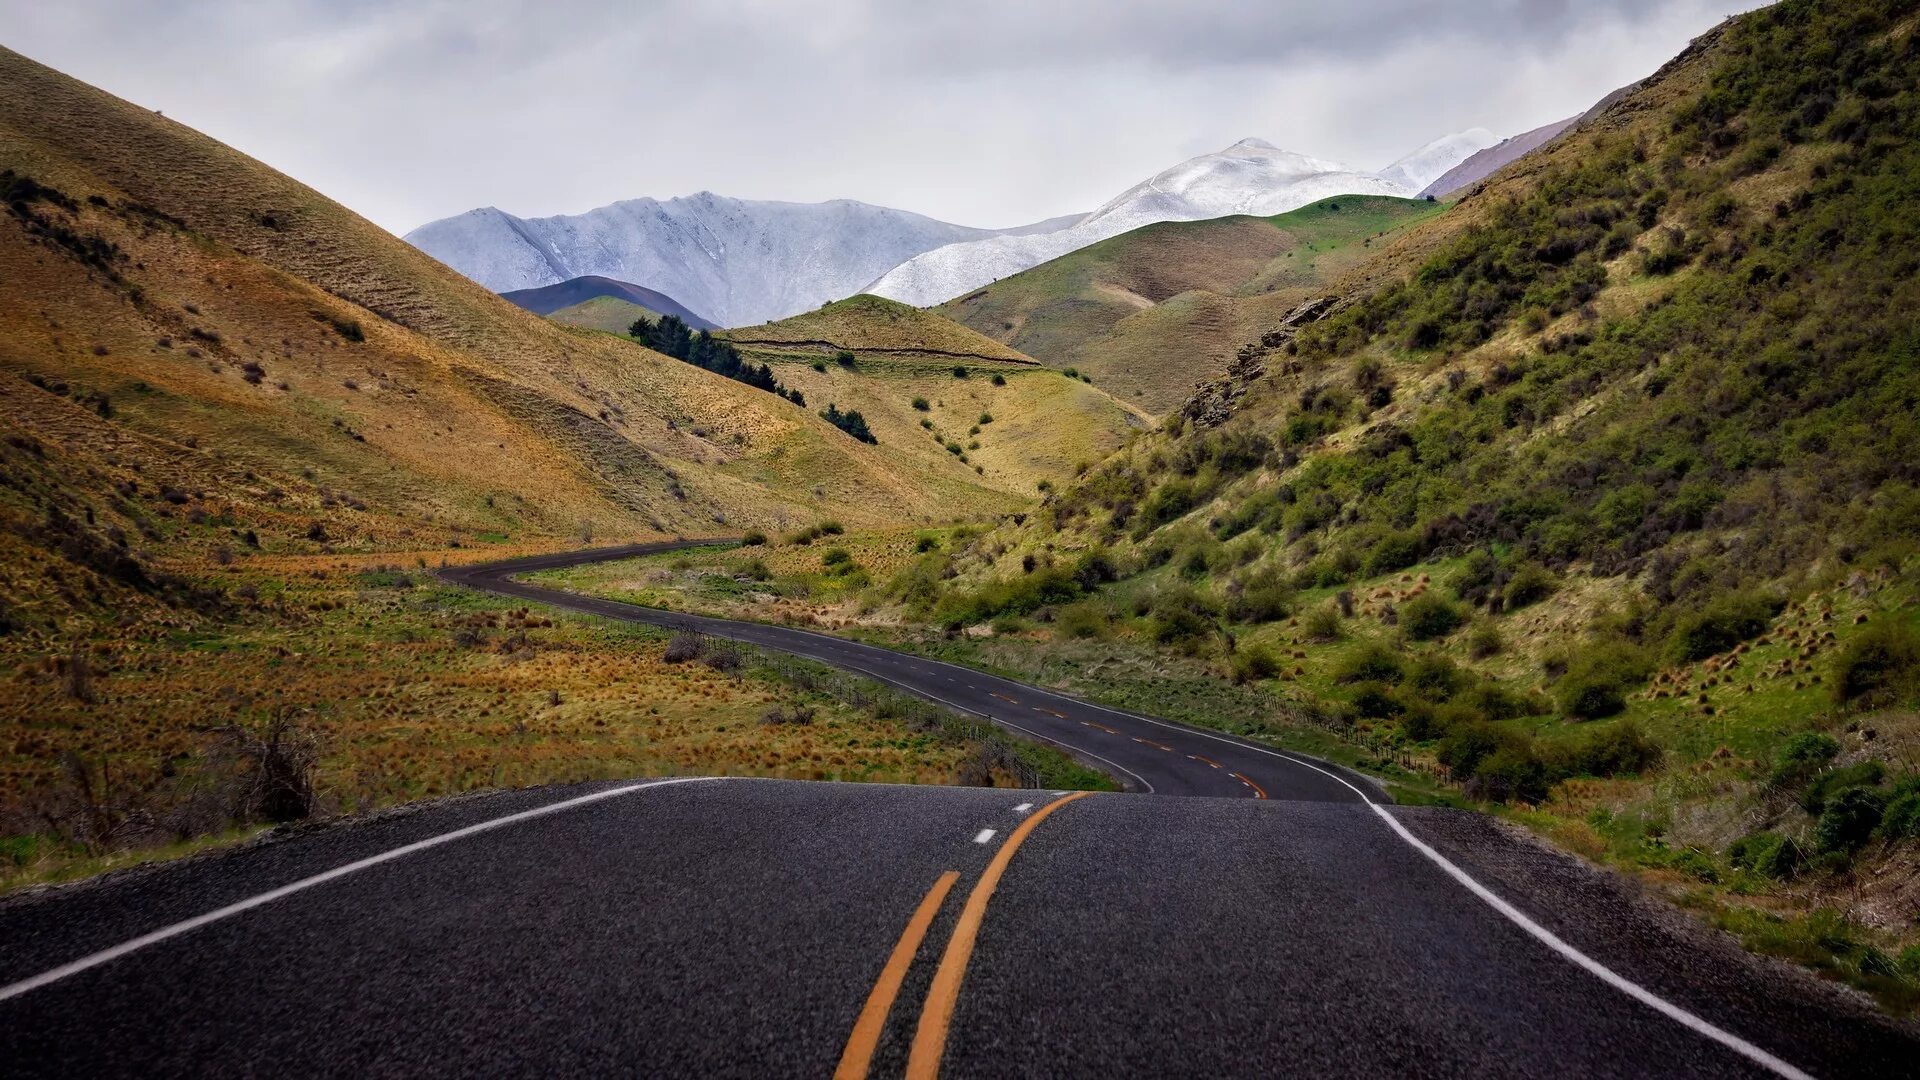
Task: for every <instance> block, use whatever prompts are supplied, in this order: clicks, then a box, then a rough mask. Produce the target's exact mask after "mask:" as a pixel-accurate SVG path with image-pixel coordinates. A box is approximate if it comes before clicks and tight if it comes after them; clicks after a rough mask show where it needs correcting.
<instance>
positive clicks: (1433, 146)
mask: <svg viewBox="0 0 1920 1080" xmlns="http://www.w3.org/2000/svg"><path fill="white" fill-rule="evenodd" d="M1499 142H1500V139H1499V137H1498V136H1496V135H1494V133H1493V132H1491V131H1488V130H1487V129H1486V128H1468V129H1467V130H1465V131H1456V132H1454V133H1453V134H1451V135H1442V136H1441V137H1439V138H1437V139H1435V140H1433V141H1432V142H1430V143H1428V144H1426V145H1425V146H1422V147H1421V148H1420V149H1418V150H1415V151H1414V152H1413V153H1411V154H1408V155H1407V156H1406V157H1403V158H1401V159H1400V160H1398V161H1396V162H1394V163H1393V164H1391V165H1389V166H1387V167H1386V168H1384V169H1381V170H1380V176H1381V177H1382V178H1383V179H1385V180H1387V181H1388V182H1390V183H1393V184H1397V185H1399V186H1400V187H1403V188H1405V189H1407V193H1408V194H1413V193H1414V192H1418V191H1420V190H1422V189H1424V188H1425V187H1426V186H1427V185H1428V184H1431V183H1433V182H1434V181H1435V180H1438V179H1439V178H1440V177H1441V176H1442V175H1443V174H1445V173H1446V171H1447V170H1448V169H1451V168H1453V167H1454V166H1455V165H1458V164H1460V163H1461V162H1463V161H1465V160H1467V159H1468V158H1470V157H1472V156H1473V155H1475V154H1477V153H1479V152H1480V151H1482V150H1485V149H1486V148H1487V147H1489V146H1494V145H1497V144H1498V143H1499Z"/></svg>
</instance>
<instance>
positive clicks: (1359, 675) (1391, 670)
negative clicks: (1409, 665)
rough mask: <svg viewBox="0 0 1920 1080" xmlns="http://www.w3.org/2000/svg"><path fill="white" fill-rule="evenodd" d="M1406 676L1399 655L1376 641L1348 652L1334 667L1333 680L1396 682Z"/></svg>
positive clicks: (1347, 681)
mask: <svg viewBox="0 0 1920 1080" xmlns="http://www.w3.org/2000/svg"><path fill="white" fill-rule="evenodd" d="M1405 677H1406V671H1405V669H1404V668H1402V666H1401V663H1400V656H1399V654H1398V653H1395V652H1394V651H1393V650H1392V649H1389V648H1387V647H1386V646H1385V645H1381V644H1379V643H1378V642H1368V643H1366V644H1364V645H1362V646H1360V647H1359V648H1357V649H1355V650H1353V651H1352V652H1350V653H1348V654H1347V655H1346V656H1345V657H1344V658H1342V659H1341V661H1340V663H1339V665H1338V666H1337V667H1335V668H1334V672H1333V678H1334V681H1335V682H1342V683H1357V682H1383V683H1398V682H1399V681H1400V680H1401V679H1403V678H1405Z"/></svg>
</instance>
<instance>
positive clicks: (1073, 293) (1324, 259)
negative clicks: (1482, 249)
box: [933, 195, 1444, 414]
mask: <svg viewBox="0 0 1920 1080" xmlns="http://www.w3.org/2000/svg"><path fill="white" fill-rule="evenodd" d="M1443 209H1444V206H1443V205H1441V204H1437V203H1429V202H1425V201H1419V200H1412V199H1394V198H1386V197H1381V196H1359V195H1354V196H1340V197H1337V198H1332V199H1324V200H1322V201H1320V202H1317V203H1314V204H1312V205H1310V206H1305V207H1301V208H1300V209H1298V210H1294V211H1291V212H1289V213H1285V214H1279V215H1276V216H1274V217H1267V218H1254V217H1226V218H1217V219H1214V220H1210V221H1179V222H1162V223H1160V224H1156V225H1148V226H1146V227H1144V228H1140V229H1136V230H1134V231H1133V232H1130V233H1125V234H1122V235H1120V236H1116V237H1112V238H1110V239H1107V240H1103V241H1101V242H1100V243H1098V244H1093V245H1091V246H1089V247H1085V248H1082V249H1080V250H1079V251H1075V252H1072V253H1070V254H1067V255H1063V256H1061V257H1060V258H1058V259H1054V260H1053V261H1051V262H1047V263H1043V264H1041V265H1040V266H1036V267H1034V268H1033V269H1031V270H1025V271H1022V272H1021V273H1018V274H1015V275H1013V276H1011V277H1007V278H1004V279H1002V280H1000V281H997V282H995V283H993V284H992V285H989V286H987V287H986V288H983V289H980V290H978V291H976V292H973V293H969V294H968V295H966V296H963V297H960V298H958V299H956V300H951V301H948V302H947V303H945V304H942V305H940V306H939V307H937V308H934V309H933V310H934V311H936V312H939V313H940V314H942V315H945V316H947V317H948V318H951V319H953V320H954V321H956V322H959V323H961V324H964V325H966V326H968V327H971V328H972V329H974V330H977V331H979V332H980V333H982V334H984V335H986V336H988V337H991V338H993V339H994V340H996V341H1000V342H1004V343H1006V344H1007V345H1009V346H1012V347H1013V348H1016V349H1019V350H1020V351H1022V352H1024V353H1027V354H1028V355H1031V356H1033V357H1034V358H1036V359H1038V360H1040V361H1041V362H1042V363H1045V364H1047V365H1049V366H1051V367H1054V368H1056V369H1063V368H1069V367H1071V368H1074V369H1076V370H1078V371H1082V372H1085V373H1087V374H1089V375H1091V376H1092V377H1093V378H1094V380H1095V381H1096V382H1098V383H1099V384H1100V385H1102V386H1106V387H1108V388H1109V389H1111V390H1112V391H1113V392H1114V393H1115V394H1116V395H1117V396H1119V397H1121V398H1122V399H1124V400H1126V401H1128V402H1130V403H1132V404H1134V405H1136V406H1138V407H1140V408H1142V409H1144V410H1146V411H1148V412H1151V413H1155V414H1159V413H1164V412H1165V411H1167V410H1168V409H1170V408H1172V407H1173V406H1174V405H1176V404H1178V403H1179V402H1180V401H1181V400H1182V399H1184V398H1185V396H1186V395H1187V394H1188V393H1189V392H1190V391H1191V390H1192V389H1193V385H1194V383H1195V382H1196V381H1197V380H1199V379H1201V378H1207V377H1212V376H1215V375H1219V374H1221V373H1224V372H1225V371H1226V369H1227V364H1228V362H1229V361H1230V360H1231V359H1232V358H1233V356H1234V354H1235V353H1236V352H1237V351H1238V350H1239V349H1240V347H1241V346H1242V345H1244V344H1246V343H1247V342H1248V341H1251V340H1254V339H1256V338H1258V336H1259V332H1260V328H1261V327H1262V326H1263V325H1264V324H1267V323H1270V322H1272V321H1273V320H1275V319H1277V318H1278V317H1279V316H1281V315H1284V314H1285V312H1286V311H1287V310H1289V309H1290V308H1291V307H1292V306H1294V305H1297V304H1298V303H1299V302H1300V301H1301V300H1302V299H1304V298H1305V296H1306V294H1307V292H1308V291H1310V290H1312V289H1315V288H1319V287H1323V286H1324V285H1325V284H1326V283H1327V282H1329V281H1331V280H1334V279H1335V278H1337V277H1339V276H1340V275H1342V274H1344V273H1347V272H1349V271H1351V270H1352V269H1354V268H1355V267H1356V266H1359V265H1362V264H1364V263H1365V262H1367V261H1369V260H1371V259H1372V258H1373V257H1374V256H1375V255H1377V254H1378V253H1379V252H1380V251H1381V250H1382V248H1383V247H1384V246H1385V245H1386V244H1387V242H1388V241H1389V239H1390V238H1391V237H1392V236H1393V235H1395V234H1397V233H1398V232H1399V231H1400V230H1402V229H1404V228H1405V227H1407V226H1409V225H1412V224H1414V223H1416V222H1419V221H1423V220H1426V219H1428V218H1430V217H1433V216H1434V215H1436V214H1438V213H1440V212H1441V211H1442V210H1443Z"/></svg>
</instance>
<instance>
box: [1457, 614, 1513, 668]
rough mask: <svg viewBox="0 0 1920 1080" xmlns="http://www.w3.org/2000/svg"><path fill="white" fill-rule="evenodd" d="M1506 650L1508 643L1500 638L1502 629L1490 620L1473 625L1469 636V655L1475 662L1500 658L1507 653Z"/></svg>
mask: <svg viewBox="0 0 1920 1080" xmlns="http://www.w3.org/2000/svg"><path fill="white" fill-rule="evenodd" d="M1506 648H1507V642H1506V639H1505V638H1503V637H1501V636H1500V627H1499V626H1497V625H1495V624H1494V623H1493V622H1492V621H1490V620H1482V621H1480V622H1477V623H1475V624H1473V630H1472V631H1471V632H1470V633H1468V634H1467V655H1468V656H1471V657H1473V658H1474V659H1475V660H1485V659H1486V658H1487V657H1489V656H1498V655H1500V654H1501V653H1502V652H1504V651H1506Z"/></svg>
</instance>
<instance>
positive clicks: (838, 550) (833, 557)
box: [820, 547, 853, 570]
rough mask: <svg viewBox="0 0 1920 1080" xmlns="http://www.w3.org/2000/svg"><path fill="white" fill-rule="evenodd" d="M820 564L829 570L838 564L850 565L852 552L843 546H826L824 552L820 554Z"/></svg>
mask: <svg viewBox="0 0 1920 1080" xmlns="http://www.w3.org/2000/svg"><path fill="white" fill-rule="evenodd" d="M820 564H821V565H822V566H824V567H826V568H827V569H829V570H831V569H833V568H835V567H839V566H851V565H853V553H852V552H850V551H848V550H847V549H846V548H843V547H835V548H828V549H827V551H826V554H824V555H822V556H820Z"/></svg>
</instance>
